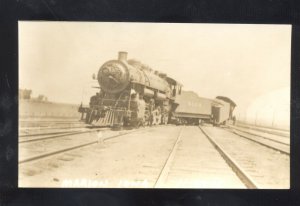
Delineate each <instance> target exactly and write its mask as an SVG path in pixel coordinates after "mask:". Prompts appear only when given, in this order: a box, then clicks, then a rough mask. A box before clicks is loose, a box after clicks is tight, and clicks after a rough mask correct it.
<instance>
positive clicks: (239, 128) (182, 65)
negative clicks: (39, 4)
mask: <svg viewBox="0 0 300 206" xmlns="http://www.w3.org/2000/svg"><path fill="white" fill-rule="evenodd" d="M291 33H292V27H291V25H276V24H273V25H268V24H201V23H127V22H63V21H60V22H58V21H19V22H18V40H19V42H18V44H19V136H18V155H19V157H18V186H19V187H20V188H198V189H200V188H201V189H208V188H209V189H289V188H290V105H291V101H290V99H291V98H290V93H291V87H290V85H291Z"/></svg>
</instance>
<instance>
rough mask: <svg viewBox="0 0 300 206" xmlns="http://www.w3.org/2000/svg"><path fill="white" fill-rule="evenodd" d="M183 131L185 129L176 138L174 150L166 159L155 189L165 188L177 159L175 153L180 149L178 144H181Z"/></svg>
mask: <svg viewBox="0 0 300 206" xmlns="http://www.w3.org/2000/svg"><path fill="white" fill-rule="evenodd" d="M182 130H183V128H181V129H180V131H179V134H178V136H177V138H176V141H175V143H174V145H173V148H172V150H171V152H170V154H169V156H168V158H167V159H166V161H165V163H164V166H163V168H162V170H161V172H160V173H159V176H158V178H157V180H156V182H155V184H154V188H160V187H162V186H163V184H164V182H165V181H166V179H167V177H168V173H169V171H170V168H171V164H172V162H173V160H174V158H175V153H176V150H177V147H178V143H179V142H180V137H181V134H182Z"/></svg>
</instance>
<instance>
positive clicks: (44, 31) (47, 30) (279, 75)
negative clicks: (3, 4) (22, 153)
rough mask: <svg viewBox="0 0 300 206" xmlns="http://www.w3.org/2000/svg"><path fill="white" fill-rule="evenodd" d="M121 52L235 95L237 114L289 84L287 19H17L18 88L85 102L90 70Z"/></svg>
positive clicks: (202, 88)
mask: <svg viewBox="0 0 300 206" xmlns="http://www.w3.org/2000/svg"><path fill="white" fill-rule="evenodd" d="M119 51H127V52H128V59H136V60H139V61H141V62H142V63H144V64H146V65H149V66H150V67H151V68H153V69H155V70H159V71H161V72H164V73H166V74H167V75H168V76H171V77H172V78H174V79H176V80H177V81H179V82H180V83H182V84H183V85H184V87H183V89H184V90H191V91H195V92H196V93H197V94H198V95H199V96H202V97H207V98H215V97H216V96H219V95H221V96H227V97H229V98H231V99H232V100H233V101H235V102H236V104H237V105H238V108H237V109H238V111H240V112H243V111H245V110H246V109H247V108H248V107H249V105H251V103H252V102H253V100H254V99H256V98H258V97H260V96H262V95H265V94H268V93H270V92H273V91H276V90H280V89H283V88H289V87H290V68H291V67H290V58H291V26H290V25H254V24H252V25H251V24H243V25H242V24H175V23H109V22H47V21H20V22H19V87H20V88H21V89H25V88H26V89H31V90H32V91H33V93H32V95H33V96H37V95H38V94H44V95H46V96H47V97H48V99H49V100H50V101H54V102H64V103H74V104H80V103H81V102H83V103H84V104H88V101H89V98H90V96H91V95H93V94H94V93H95V92H97V89H95V88H92V86H98V85H97V82H96V81H94V80H92V75H93V73H95V74H97V72H98V70H99V68H100V67H101V65H102V64H103V63H105V62H106V61H108V60H111V59H117V55H118V52H119ZM286 101H287V102H289V101H290V100H289V99H287V100H286Z"/></svg>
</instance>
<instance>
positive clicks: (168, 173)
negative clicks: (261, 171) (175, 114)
mask: <svg viewBox="0 0 300 206" xmlns="http://www.w3.org/2000/svg"><path fill="white" fill-rule="evenodd" d="M192 129H194V130H195V129H197V128H194V127H193V128H192ZM187 130H188V127H183V128H181V130H180V132H179V134H178V136H177V138H176V141H175V143H174V144H173V147H172V149H171V151H170V154H169V156H168V157H167V159H166V161H165V163H164V165H163V167H162V170H161V171H160V173H159V175H158V178H157V180H156V182H155V184H154V186H153V187H154V188H166V187H169V186H170V181H169V182H168V180H169V179H170V178H171V179H172V176H173V181H174V180H175V181H178V182H180V179H182V178H183V179H184V178H187V179H189V178H192V179H191V181H195V182H197V181H198V182H199V183H200V184H201V182H205V183H206V184H207V185H210V186H209V187H212V186H213V187H215V188H217V187H220V186H218V185H219V182H220V181H222V180H223V181H224V182H227V183H226V184H227V186H226V187H229V185H231V187H233V188H235V187H237V188H244V187H245V188H251V189H253V188H257V186H256V185H255V183H254V181H253V180H252V179H251V177H249V176H248V175H247V174H246V172H245V171H243V169H242V168H241V167H239V166H238V164H237V163H236V162H235V161H234V160H232V158H230V156H229V155H228V154H227V153H226V152H225V151H223V150H222V149H221V148H220V147H219V146H217V145H216V143H215V142H214V141H213V140H212V139H211V138H210V137H209V136H208V135H207V134H206V133H205V132H204V131H203V130H199V129H198V130H196V131H194V130H193V133H194V134H195V135H193V136H192V137H190V138H193V140H192V142H190V140H189V137H188V136H187V134H189V133H187ZM197 131H198V132H199V134H198V132H197ZM200 132H201V133H203V134H204V135H203V134H201V133H200ZM200 134H201V135H200ZM205 138H207V139H208V140H205ZM197 143H198V144H199V143H203V144H204V145H201V146H204V147H207V148H206V149H205V150H204V149H202V148H201V147H200V145H197ZM182 144H183V145H182ZM196 145H197V147H199V150H203V151H200V153H199V151H198V153H197V151H193V152H194V153H191V154H188V155H187V156H186V157H189V155H191V156H192V157H191V156H190V157H191V159H190V161H189V163H190V164H186V162H185V161H184V160H185V159H184V157H183V156H182V155H184V154H186V151H189V150H190V149H192V148H189V147H190V146H192V147H193V148H194V149H195V146H196ZM215 148H216V149H217V150H218V151H217V152H216V151H215ZM195 152H196V153H195ZM207 153H209V154H210V156H209V158H212V159H211V161H214V160H216V162H213V164H211V162H210V160H209V159H207V157H208V156H207V155H208V154H207ZM197 154H201V156H202V159H201V158H200V160H199V159H198V158H197V156H196V155H197ZM220 155H221V156H222V157H220ZM205 156H206V159H205ZM203 157H204V158H203ZM176 158H177V159H176ZM182 158H183V159H182ZM179 159H181V160H179ZM223 159H224V160H225V161H224V160H223ZM220 168H222V169H221V170H220ZM232 170H233V171H232ZM224 171H225V172H224ZM195 173H198V174H199V175H198V177H195V176H194V175H193V174H195ZM211 174H215V176H214V177H207V176H211ZM174 175H175V176H176V175H177V178H176V177H174ZM224 179H227V180H224ZM209 181H211V182H209ZM175 185H176V184H175ZM189 185H193V186H192V187H197V184H196V185H194V184H190V182H187V183H183V185H182V186H183V187H189ZM175 187H176V186H175ZM200 187H201V186H200ZM204 187H205V186H204ZM229 188H230V187H229Z"/></svg>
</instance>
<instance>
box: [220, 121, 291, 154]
mask: <svg viewBox="0 0 300 206" xmlns="http://www.w3.org/2000/svg"><path fill="white" fill-rule="evenodd" d="M226 130H227V131H229V132H231V133H233V134H235V135H237V136H238V137H241V138H245V139H248V140H250V141H253V142H255V143H257V144H260V145H262V146H265V147H268V148H269V149H272V150H275V151H278V152H280V153H282V154H285V155H290V140H289V138H287V137H283V136H278V135H274V134H264V133H261V132H259V133H258V132H255V131H249V130H245V129H242V128H239V127H233V126H229V127H228V128H226Z"/></svg>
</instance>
